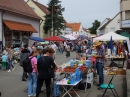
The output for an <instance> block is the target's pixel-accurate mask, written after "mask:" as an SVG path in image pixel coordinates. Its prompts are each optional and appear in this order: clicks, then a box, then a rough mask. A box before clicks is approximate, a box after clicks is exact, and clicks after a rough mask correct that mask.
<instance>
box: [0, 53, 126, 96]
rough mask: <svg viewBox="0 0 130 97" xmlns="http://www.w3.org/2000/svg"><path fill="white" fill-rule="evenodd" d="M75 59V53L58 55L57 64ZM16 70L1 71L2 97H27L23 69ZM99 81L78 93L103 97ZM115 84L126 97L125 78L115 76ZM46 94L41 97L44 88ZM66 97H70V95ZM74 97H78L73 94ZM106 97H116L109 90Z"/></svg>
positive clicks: (0, 85) (107, 78) (107, 77)
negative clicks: (67, 56)
mask: <svg viewBox="0 0 130 97" xmlns="http://www.w3.org/2000/svg"><path fill="white" fill-rule="evenodd" d="M73 58H75V53H74V52H72V53H71V57H70V58H65V54H63V55H56V62H57V63H58V64H59V65H60V64H62V63H66V62H67V61H69V60H71V59H73ZM15 67H16V69H15V70H14V71H13V72H10V73H8V72H7V71H0V92H2V96H1V97H27V82H22V81H21V76H22V68H21V67H20V66H19V65H18V64H16V65H15ZM110 78H111V76H108V75H107V76H105V83H108V82H109V80H110ZM97 83H98V79H95V81H94V85H93V86H92V88H90V89H88V90H87V92H78V93H79V95H80V96H81V97H101V95H102V93H103V91H104V90H97V86H96V84H97ZM113 84H114V85H115V88H116V90H117V93H118V94H119V96H120V97H126V90H127V89H126V80H125V76H115V77H114V80H113ZM42 90H44V92H42V93H41V95H40V97H46V95H45V87H43V89H42ZM65 97H69V96H68V95H67V96H65ZM73 97H76V96H75V95H74V94H73ZM105 97H114V96H113V95H112V92H111V91H109V90H108V92H107V93H106V96H105Z"/></svg>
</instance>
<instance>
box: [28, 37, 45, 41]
mask: <svg viewBox="0 0 130 97" xmlns="http://www.w3.org/2000/svg"><path fill="white" fill-rule="evenodd" d="M29 39H30V40H34V41H38V42H44V41H45V40H43V39H42V38H39V37H30V38H29Z"/></svg>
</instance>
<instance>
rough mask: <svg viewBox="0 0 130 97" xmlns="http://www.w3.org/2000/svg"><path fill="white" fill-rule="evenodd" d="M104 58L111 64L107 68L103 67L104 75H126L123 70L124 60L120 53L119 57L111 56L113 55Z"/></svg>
mask: <svg viewBox="0 0 130 97" xmlns="http://www.w3.org/2000/svg"><path fill="white" fill-rule="evenodd" d="M105 58H106V59H107V60H109V61H110V62H111V63H110V65H109V66H105V67H104V74H108V75H112V74H116V75H125V74H126V68H124V63H125V59H126V58H125V56H124V54H123V53H122V52H121V53H120V54H119V55H113V54H109V55H106V57H105Z"/></svg>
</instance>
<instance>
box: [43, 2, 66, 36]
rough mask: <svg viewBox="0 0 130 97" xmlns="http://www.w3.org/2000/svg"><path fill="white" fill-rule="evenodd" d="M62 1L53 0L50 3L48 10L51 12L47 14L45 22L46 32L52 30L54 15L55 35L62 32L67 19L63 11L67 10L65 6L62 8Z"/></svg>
mask: <svg viewBox="0 0 130 97" xmlns="http://www.w3.org/2000/svg"><path fill="white" fill-rule="evenodd" d="M60 3H61V1H59V0H51V1H50V2H49V3H48V11H49V12H50V14H47V15H46V16H45V23H44V27H43V29H44V32H45V33H48V32H50V33H51V32H52V31H51V30H52V17H53V35H59V34H61V29H63V28H64V27H65V25H64V24H65V20H64V17H63V14H62V12H64V11H65V8H62V6H61V4H60Z"/></svg>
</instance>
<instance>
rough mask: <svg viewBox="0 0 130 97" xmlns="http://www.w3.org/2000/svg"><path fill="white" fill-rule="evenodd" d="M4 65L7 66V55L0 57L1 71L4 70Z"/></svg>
mask: <svg viewBox="0 0 130 97" xmlns="http://www.w3.org/2000/svg"><path fill="white" fill-rule="evenodd" d="M6 64H7V55H6V54H5V53H4V54H3V55H2V69H3V70H6Z"/></svg>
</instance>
